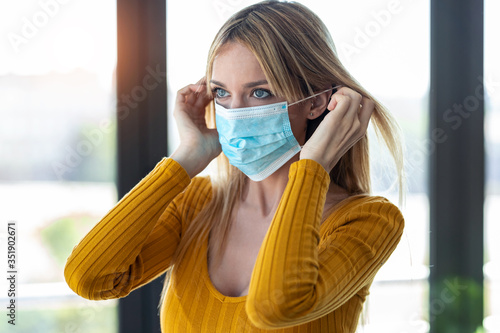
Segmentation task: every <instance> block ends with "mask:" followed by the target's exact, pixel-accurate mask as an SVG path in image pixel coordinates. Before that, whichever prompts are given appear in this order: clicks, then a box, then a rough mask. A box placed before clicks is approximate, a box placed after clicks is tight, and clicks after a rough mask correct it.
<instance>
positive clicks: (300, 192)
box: [246, 160, 404, 329]
mask: <svg viewBox="0 0 500 333" xmlns="http://www.w3.org/2000/svg"><path fill="white" fill-rule="evenodd" d="M329 182H330V179H329V175H328V173H327V172H326V171H325V169H324V168H323V167H322V166H321V165H320V164H318V163H317V162H315V161H313V160H299V161H298V162H295V163H293V164H292V165H291V167H290V172H289V182H288V184H287V187H286V189H285V192H284V194H283V196H282V198H281V201H280V204H279V206H278V208H277V211H276V214H275V216H274V219H273V221H272V223H271V225H270V227H269V230H268V232H267V234H266V237H265V239H264V241H263V243H262V246H261V248H260V252H259V254H258V257H257V260H256V263H255V267H254V270H253V273H252V278H251V282H250V287H249V295H248V298H247V302H246V311H247V314H248V317H249V319H250V320H251V321H252V322H253V324H254V325H255V326H257V327H259V328H262V329H273V328H283V327H289V326H295V325H298V324H301V323H305V322H309V321H311V320H314V319H317V318H320V317H323V316H325V315H326V314H328V313H330V312H332V311H334V310H335V309H337V308H338V307H340V306H341V305H343V304H344V303H345V302H346V301H347V300H349V299H350V298H351V297H353V296H354V295H355V294H356V293H357V292H358V291H359V290H360V289H361V288H363V287H364V286H366V285H369V284H370V283H371V281H373V278H374V276H375V274H376V273H377V271H378V269H379V268H380V267H381V265H382V264H383V263H384V262H385V261H386V260H387V259H388V257H389V256H390V254H391V253H392V252H393V251H394V249H395V248H396V246H397V244H398V242H399V240H400V238H401V235H402V232H403V225H404V220H403V217H402V215H401V213H400V211H399V209H398V208H397V207H396V206H394V205H392V204H391V203H390V202H389V201H387V200H386V199H383V198H380V197H378V198H377V197H375V199H370V200H362V203H360V204H357V205H354V207H353V206H350V207H348V208H346V209H339V210H338V211H336V212H334V213H333V215H334V216H331V217H330V218H333V221H331V220H330V218H329V219H328V226H326V227H328V228H329V229H328V232H327V233H326V236H323V237H322V239H321V240H320V237H319V231H320V224H321V218H322V214H323V208H324V204H325V199H326V192H327V190H328V186H329ZM372 198H373V197H372ZM330 222H332V223H330ZM325 224H326V222H325Z"/></svg>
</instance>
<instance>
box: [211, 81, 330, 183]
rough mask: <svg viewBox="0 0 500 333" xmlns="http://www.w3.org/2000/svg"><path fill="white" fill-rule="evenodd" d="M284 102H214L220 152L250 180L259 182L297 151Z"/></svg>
mask: <svg viewBox="0 0 500 333" xmlns="http://www.w3.org/2000/svg"><path fill="white" fill-rule="evenodd" d="M335 88H336V87H333V88H331V89H327V90H325V91H322V92H320V93H318V94H314V95H312V96H309V97H306V98H304V99H301V100H299V101H297V102H294V103H292V104H288V103H287V102H286V101H285V102H280V103H274V104H268V105H261V106H253V107H247V108H238V109H226V108H225V107H223V106H222V105H220V104H217V102H215V121H216V124H217V132H218V133H219V142H220V144H221V146H222V151H223V152H224V154H225V155H226V156H227V158H228V159H229V163H230V164H231V165H233V166H235V167H237V168H238V169H240V170H241V172H243V173H244V174H245V175H247V176H248V177H249V178H250V179H251V180H254V181H261V180H264V179H266V178H267V177H269V176H270V175H272V174H273V173H274V172H275V171H276V170H278V169H279V168H280V167H282V166H283V165H284V164H285V163H286V162H288V161H289V160H290V159H291V158H292V157H293V156H294V155H295V154H297V153H298V152H300V149H301V146H300V145H299V143H298V142H297V140H296V139H295V136H294V135H293V133H292V128H291V125H290V119H289V117H288V106H291V105H293V104H297V103H299V102H302V101H304V100H306V99H309V98H312V97H315V96H317V95H319V94H322V93H324V92H326V91H329V90H332V89H335Z"/></svg>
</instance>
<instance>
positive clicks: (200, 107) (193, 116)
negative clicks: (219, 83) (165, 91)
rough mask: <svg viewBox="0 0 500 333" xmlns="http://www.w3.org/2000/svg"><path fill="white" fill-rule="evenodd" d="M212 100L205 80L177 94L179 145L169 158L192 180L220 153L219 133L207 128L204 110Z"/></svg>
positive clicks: (175, 111) (176, 108) (176, 112)
mask: <svg viewBox="0 0 500 333" xmlns="http://www.w3.org/2000/svg"><path fill="white" fill-rule="evenodd" d="M212 99H213V97H212V96H210V95H207V93H206V83H205V79H204V78H203V79H201V80H200V81H199V82H198V83H197V84H190V85H188V86H186V87H184V88H182V89H181V90H179V91H178V92H177V97H176V100H175V108H174V118H175V121H176V123H177V129H178V131H179V136H180V145H179V147H177V149H176V150H175V152H174V153H173V154H172V155H171V156H170V157H171V158H172V159H174V160H175V161H177V162H178V163H179V164H180V165H181V166H182V167H183V168H184V169H185V170H186V172H187V173H188V174H189V176H190V177H191V178H193V177H194V176H196V175H197V174H198V173H200V172H201V171H203V169H205V168H206V167H207V165H208V164H209V163H210V161H212V160H213V159H214V158H216V157H217V156H218V155H219V154H220V153H221V151H222V150H221V146H220V143H219V136H218V133H217V130H216V129H214V128H212V129H210V128H208V127H207V123H206V120H205V107H206V106H207V105H208V103H210V101H211V100H212Z"/></svg>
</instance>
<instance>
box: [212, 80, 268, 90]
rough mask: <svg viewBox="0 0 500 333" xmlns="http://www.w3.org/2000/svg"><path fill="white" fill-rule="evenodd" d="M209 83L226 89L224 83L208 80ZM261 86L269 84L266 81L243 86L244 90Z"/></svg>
mask: <svg viewBox="0 0 500 333" xmlns="http://www.w3.org/2000/svg"><path fill="white" fill-rule="evenodd" d="M210 83H213V84H216V85H218V86H221V87H223V88H225V87H226V86H225V85H224V83H222V82H219V81H216V80H210ZM263 84H269V83H268V82H267V80H259V81H254V82H248V83H245V84H244V85H243V86H244V87H245V88H253V87H257V86H260V85H263Z"/></svg>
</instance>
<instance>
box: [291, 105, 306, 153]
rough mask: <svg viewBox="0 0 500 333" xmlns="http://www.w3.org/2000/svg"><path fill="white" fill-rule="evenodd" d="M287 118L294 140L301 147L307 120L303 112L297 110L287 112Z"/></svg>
mask: <svg viewBox="0 0 500 333" xmlns="http://www.w3.org/2000/svg"><path fill="white" fill-rule="evenodd" d="M288 118H289V119H290V127H291V128H292V133H293V135H294V136H295V139H296V140H297V141H298V142H299V144H300V145H303V144H304V143H305V139H306V130H307V118H306V117H305V116H304V113H303V112H299V111H298V110H297V111H296V110H294V111H289V112H288Z"/></svg>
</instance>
